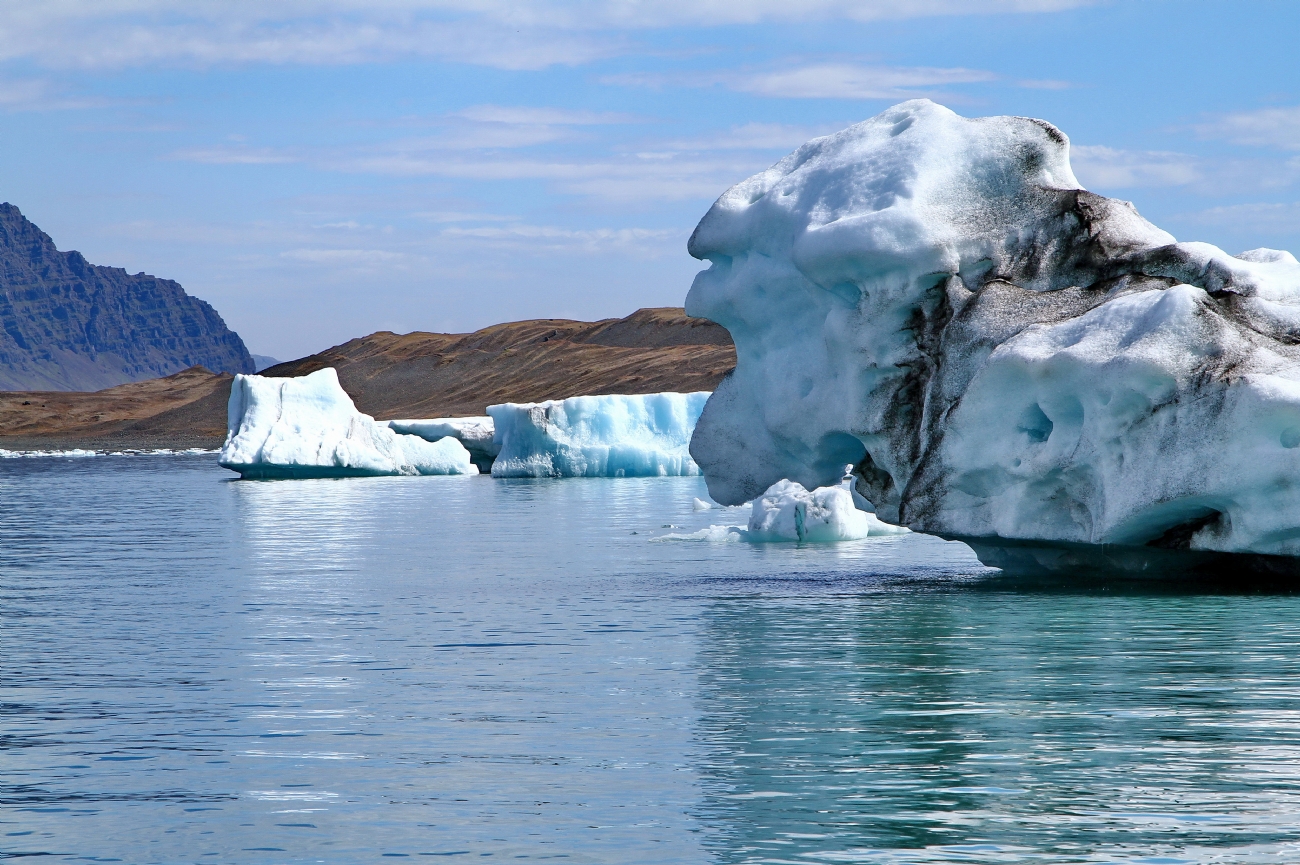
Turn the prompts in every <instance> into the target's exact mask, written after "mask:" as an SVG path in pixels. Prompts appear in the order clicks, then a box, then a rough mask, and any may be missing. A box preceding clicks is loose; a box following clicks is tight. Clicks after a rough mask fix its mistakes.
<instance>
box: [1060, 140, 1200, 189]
mask: <svg viewBox="0 0 1300 865" xmlns="http://www.w3.org/2000/svg"><path fill="white" fill-rule="evenodd" d="M1070 162H1071V164H1072V166H1073V168H1074V173H1075V174H1076V175H1077V176H1078V178H1079V181H1080V182H1081V183H1082V184H1083V185H1084V186H1085V187H1087V188H1089V189H1130V188H1134V187H1143V186H1185V185H1187V184H1190V183H1196V182H1197V181H1200V180H1202V179H1203V178H1204V173H1203V172H1202V170H1201V166H1200V163H1201V160H1200V159H1198V158H1197V157H1195V156H1190V155H1188V154H1186V153H1171V152H1165V151H1158V150H1117V149H1115V148H1113V147H1104V146H1100V145H1095V144H1094V145H1087V144H1076V145H1072V146H1071V148H1070Z"/></svg>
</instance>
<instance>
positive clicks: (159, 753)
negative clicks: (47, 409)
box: [0, 456, 1300, 865]
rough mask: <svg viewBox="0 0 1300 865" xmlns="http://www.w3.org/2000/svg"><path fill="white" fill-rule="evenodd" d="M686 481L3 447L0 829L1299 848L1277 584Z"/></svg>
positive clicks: (433, 840) (645, 856) (698, 846)
mask: <svg viewBox="0 0 1300 865" xmlns="http://www.w3.org/2000/svg"><path fill="white" fill-rule="evenodd" d="M702 494H703V485H702V482H700V481H699V480H698V479H664V480H611V481H590V480H572V481H552V482H526V481H514V482H502V481H493V480H490V479H487V478H400V479H371V480H343V481H285V482H233V481H228V480H226V474H225V473H224V472H222V471H221V470H220V469H217V468H216V467H215V466H214V465H213V464H212V457H211V456H207V457H182V456H173V457H127V458H115V457H100V458H86V459H79V460H73V459H29V460H6V461H4V462H3V464H0V513H2V515H3V519H0V851H3V853H4V854H7V855H8V856H11V857H24V856H36V855H41V856H42V857H43V858H44V859H46V860H50V859H53V860H56V861H57V860H78V861H113V860H117V861H123V862H132V863H136V862H139V863H145V862H257V863H263V862H265V863H275V862H300V861H301V862H309V861H324V862H373V861H377V860H380V859H382V858H385V857H393V858H411V859H424V861H462V862H468V861H483V860H488V861H501V860H521V859H528V860H536V859H558V860H561V861H566V862H575V863H577V862H594V863H623V862H644V863H676V862H682V863H711V862H717V863H737V862H782V863H838V862H884V863H930V862H1140V863H1152V865H1154V863H1179V862H1269V863H1276V862H1300V645H1297V637H1300V597H1294V596H1286V595H1273V596H1269V595H1232V594H1230V593H1219V594H1178V593H1171V592H1143V591H1126V592H1113V591H1112V592H1108V591H1099V590H1090V591H1084V590H1078V591H1064V590H1053V591H1030V590H1023V589H1022V590H1012V589H1008V588H1006V587H1004V586H1001V585H1000V584H998V583H996V582H989V581H988V580H987V578H986V577H985V576H984V575H985V574H986V572H985V571H984V570H983V569H981V568H980V567H979V565H978V563H977V562H976V561H975V560H974V558H973V557H972V556H971V555H970V553H969V552H968V551H967V550H966V549H965V548H964V547H962V546H960V545H956V544H947V543H944V542H941V541H938V540H935V539H931V538H925V537H919V536H906V537H902V538H885V539H874V540H867V541H861V542H856V543H850V544H841V545H837V546H823V547H813V546H809V547H803V548H799V547H794V546H777V545H769V546H750V545H748V544H744V543H730V544H722V543H715V544H709V543H692V542H686V541H670V542H654V541H651V540H650V538H651V537H653V536H655V535H660V534H664V533H666V532H668V531H678V532H681V531H691V530H694V529H697V528H700V527H702V526H704V525H707V524H709V523H710V522H730V523H739V522H743V515H742V514H739V513H737V512H734V511H733V512H719V511H708V512H704V513H699V514H697V513H693V512H692V511H691V499H692V497H693V496H697V495H702ZM670 523H671V524H673V525H676V526H680V527H681V528H679V529H668V528H665V524H670Z"/></svg>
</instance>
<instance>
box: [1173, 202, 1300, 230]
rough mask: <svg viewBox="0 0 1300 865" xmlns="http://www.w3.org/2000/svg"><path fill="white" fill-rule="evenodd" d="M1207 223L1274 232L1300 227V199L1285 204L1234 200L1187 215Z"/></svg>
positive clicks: (1193, 219) (1194, 219) (1196, 220)
mask: <svg viewBox="0 0 1300 865" xmlns="http://www.w3.org/2000/svg"><path fill="white" fill-rule="evenodd" d="M1187 218H1188V219H1190V220H1191V221H1193V222H1199V223H1203V224H1206V225H1226V226H1230V227H1232V228H1234V229H1241V230H1249V231H1261V232H1271V233H1275V234H1276V233H1281V232H1295V231H1300V202H1291V203H1283V204H1276V203H1275V204H1232V205H1228V206H1226V207H1211V208H1208V209H1206V210H1202V211H1200V212H1199V213H1194V214H1191V215H1189V216H1188V217H1187Z"/></svg>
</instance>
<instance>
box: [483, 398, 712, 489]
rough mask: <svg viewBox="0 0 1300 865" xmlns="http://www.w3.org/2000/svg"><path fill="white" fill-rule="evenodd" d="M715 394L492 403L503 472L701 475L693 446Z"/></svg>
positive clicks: (498, 472) (496, 468) (498, 470)
mask: <svg viewBox="0 0 1300 865" xmlns="http://www.w3.org/2000/svg"><path fill="white" fill-rule="evenodd" d="M708 398H709V394H708V393H707V392H704V391H701V392H699V393H651V394H636V395H630V396H629V395H606V396H575V397H570V398H569V399H562V400H547V401H546V402H537V403H503V404H502V405H492V406H488V414H489V415H491V416H492V421H493V424H494V427H495V430H496V433H495V439H494V440H495V443H496V446H497V448H498V450H499V452H498V454H497V457H496V462H494V463H493V464H492V476H493V477H497V478H521V477H523V478H545V477H588V478H592V477H629V478H630V477H663V476H669V475H698V474H699V473H700V470H699V467H698V466H696V465H695V462H694V461H693V460H692V459H691V456H690V453H689V452H688V450H687V448H688V445H689V443H690V439H691V432H692V430H693V429H694V428H695V423H696V421H697V420H698V419H699V417H700V410H701V409H702V408H703V407H704V403H705V401H706V400H707V399H708Z"/></svg>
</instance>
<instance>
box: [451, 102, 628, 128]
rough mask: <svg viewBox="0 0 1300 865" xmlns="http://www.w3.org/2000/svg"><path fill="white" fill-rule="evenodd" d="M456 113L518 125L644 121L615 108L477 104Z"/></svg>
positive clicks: (471, 118)
mask: <svg viewBox="0 0 1300 865" xmlns="http://www.w3.org/2000/svg"><path fill="white" fill-rule="evenodd" d="M453 116H455V117H463V118H465V119H466V120H473V121H476V122H478V123H505V124H510V125H514V126H603V125H610V124H620V123H640V122H643V121H642V119H641V118H639V117H636V116H635V115H632V114H621V113H617V112H613V111H573V110H570V109H567V108H534V107H528V106H506V105H474V106H471V107H469V108H466V109H465V110H463V111H457V112H456V113H455V114H454V115H453Z"/></svg>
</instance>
